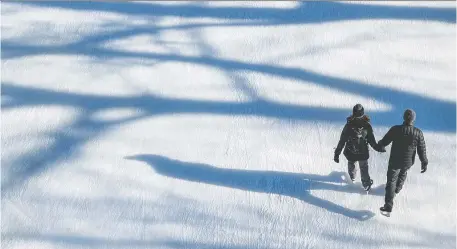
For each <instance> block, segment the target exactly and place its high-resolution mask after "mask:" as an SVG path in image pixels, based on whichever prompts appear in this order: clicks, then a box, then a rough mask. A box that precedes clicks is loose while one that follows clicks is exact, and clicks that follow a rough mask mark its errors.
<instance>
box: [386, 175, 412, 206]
mask: <svg viewBox="0 0 457 249" xmlns="http://www.w3.org/2000/svg"><path fill="white" fill-rule="evenodd" d="M407 173H408V169H407V168H402V169H393V168H390V167H389V169H388V170H387V183H386V196H385V199H384V201H385V204H384V207H385V208H386V209H387V211H389V212H390V211H392V207H393V205H394V197H395V192H397V193H398V192H400V190H401V189H402V188H403V184H404V183H405V180H406V175H407Z"/></svg>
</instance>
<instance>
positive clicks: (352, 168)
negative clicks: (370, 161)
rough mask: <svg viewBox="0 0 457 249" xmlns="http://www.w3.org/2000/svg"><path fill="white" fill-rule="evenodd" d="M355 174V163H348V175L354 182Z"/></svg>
mask: <svg viewBox="0 0 457 249" xmlns="http://www.w3.org/2000/svg"><path fill="white" fill-rule="evenodd" d="M356 173H357V169H356V167H355V162H353V161H348V174H349V177H350V178H351V180H352V181H354V179H355V174H356Z"/></svg>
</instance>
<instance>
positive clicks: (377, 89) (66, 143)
mask: <svg viewBox="0 0 457 249" xmlns="http://www.w3.org/2000/svg"><path fill="white" fill-rule="evenodd" d="M27 4H35V5H38V6H42V7H58V8H70V9H72V8H73V9H78V10H84V11H90V10H99V11H107V12H113V11H114V12H119V13H123V14H128V15H147V16H150V17H157V16H159V17H160V16H162V17H163V16H168V15H175V16H184V17H185V16H192V15H197V16H199V17H210V16H221V15H222V17H224V15H225V17H224V18H227V16H228V17H229V19H231V20H232V21H234V20H238V19H239V18H238V17H237V16H238V15H239V14H237V13H243V12H247V13H251V14H249V15H245V16H244V17H245V18H247V20H251V21H252V20H257V21H262V22H263V20H269V22H271V23H275V22H276V23H277V24H279V22H278V20H279V21H281V20H286V21H287V20H288V21H289V22H294V20H295V19H294V18H298V19H297V20H298V21H300V22H306V21H307V20H308V19H306V18H310V16H312V17H313V18H314V19H313V22H317V23H323V22H326V21H329V20H331V19H332V18H340V20H344V18H354V19H357V18H362V17H363V16H365V17H366V16H367V15H368V16H370V13H371V15H372V17H374V18H377V17H376V15H378V14H375V13H374V12H370V11H368V12H367V13H368V14H363V13H364V10H376V9H378V8H380V9H381V10H384V12H382V11H381V13H384V14H383V15H384V16H383V17H382V18H394V19H395V18H399V19H402V18H406V19H408V18H412V17H414V16H415V18H423V17H427V16H430V15H431V16H434V15H435V14H430V13H435V12H436V13H441V14H442V11H444V12H445V13H447V12H449V11H451V12H455V10H454V9H451V10H449V9H434V8H422V7H420V8H416V7H398V6H370V5H365V4H363V5H360V4H343V3H337V2H327V3H325V2H307V3H302V4H301V5H300V6H298V7H297V9H299V10H300V9H301V11H298V12H300V13H301V14H299V15H298V14H297V15H295V16H294V18H290V19H287V18H288V16H289V14H291V11H292V12H293V11H297V9H285V10H283V9H277V8H248V7H210V6H197V5H195V6H194V5H187V4H184V5H160V4H156V3H153V4H149V3H148V4H140V3H119V2H90V3H89V2H67V3H59V2H47V3H45V2H39V3H27ZM313 6H314V7H313ZM313 8H315V10H320V12H319V11H318V12H315V13H320V14H313V13H314V12H310V13H308V14H309V15H304V14H303V13H304V12H303V11H305V10H308V11H309V10H311V9H313ZM354 9H358V10H360V11H356V12H354V11H352V12H351V10H354ZM410 9H413V11H410ZM196 10H198V11H196ZM336 10H337V11H338V12H341V13H340V14H339V15H333V16H332V15H327V14H328V13H334V12H332V11H336ZM387 10H402V11H393V12H389V11H387ZM419 10H420V11H419ZM240 11H241V12H240ZM283 11H285V12H286V13H287V14H281V13H283ZM345 11H348V12H347V13H349V14H344V13H346V12H345ZM418 11H419V12H421V11H422V12H425V13H429V14H424V15H418V14H417V13H419V12H418ZM305 12H306V11H305ZM388 12H389V13H390V14H388ZM224 13H225V14H224ZM322 13H327V14H325V15H322ZM408 13H409V14H408ZM414 13H416V14H414ZM276 15H279V16H281V15H283V17H280V18H276V19H275V16H276ZM389 15H390V16H389ZM292 16H293V15H292ZM300 16H302V17H300ZM303 16H304V17H303ZM444 16H446V14H444ZM448 17H449V16H448ZM284 18H286V19H284ZM300 18H301V19H300ZM341 18H343V19H341ZM432 19H433V18H432ZM243 20H245V19H243ZM448 20H451V22H452V21H453V22H455V16H454V19H452V18H451V19H449V18H448ZM308 21H310V20H308ZM238 24H239V25H244V24H246V22H244V23H243V21H242V20H241V21H240V23H238ZM238 24H236V23H233V22H232V23H227V24H220V23H219V24H214V23H190V24H183V25H175V26H167V27H161V26H156V25H155V24H154V22H152V23H150V24H148V25H127V26H126V28H123V29H121V30H119V29H117V30H115V31H112V30H109V31H107V32H103V31H102V32H98V33H96V34H92V35H87V36H85V37H82V38H81V40H78V41H75V42H72V43H70V44H63V45H49V46H47V45H46V46H45V45H40V44H38V45H36V44H21V42H20V41H18V40H15V41H14V42H12V41H9V40H3V39H2V43H1V46H2V60H5V59H6V60H8V59H13V58H17V57H26V56H33V55H51V54H54V55H58V54H63V55H76V56H87V57H89V58H95V59H98V60H100V61H102V62H108V61H109V60H110V59H142V60H151V61H156V62H162V61H164V62H179V63H189V64H195V65H200V66H205V67H209V68H215V69H218V70H220V71H223V72H226V73H230V75H235V76H237V74H236V73H240V72H250V73H257V74H262V75H267V76H272V77H280V78H284V79H289V80H293V81H296V82H297V83H307V84H316V85H318V86H323V87H327V88H329V89H333V90H337V91H340V92H345V93H351V94H356V95H361V96H364V97H367V98H371V99H373V100H376V101H381V102H384V103H387V104H389V105H391V106H392V109H391V110H387V111H370V112H369V114H370V116H371V117H372V120H373V124H374V125H376V126H378V125H381V126H391V125H393V124H396V123H398V122H399V121H400V120H401V115H402V112H403V110H404V109H405V108H411V107H412V108H413V109H415V110H416V113H417V115H418V118H417V125H418V126H419V127H420V128H422V129H423V130H430V131H439V132H452V133H455V129H456V116H455V114H456V108H455V102H453V101H444V100H438V99H435V98H431V97H427V96H422V95H420V94H415V93H410V92H405V91H400V90H395V89H391V88H388V87H384V86H377V85H374V84H370V83H367V82H362V81H357V80H353V79H347V78H342V77H335V76H330V75H326V74H322V73H318V72H313V71H310V70H307V69H305V68H300V67H286V66H281V65H270V64H262V63H251V62H244V61H239V60H233V59H227V58H218V57H215V56H188V55H181V54H176V53H154V52H133V51H123V50H117V49H112V48H108V47H104V46H102V45H103V44H104V43H105V42H109V41H113V40H117V39H121V38H126V37H130V36H135V35H139V34H149V35H154V36H156V35H158V34H160V32H161V31H163V30H170V29H172V30H173V29H179V30H187V29H194V28H201V27H205V26H223V25H229V26H230V25H232V26H236V25H238ZM113 25H116V23H115V24H113ZM249 25H255V24H253V23H251V24H249ZM200 42H201V41H200ZM207 52H211V51H207ZM234 82H235V84H236V87H237V88H238V89H240V90H242V91H243V92H246V93H247V95H248V96H250V97H251V100H249V101H246V102H218V101H203V100H193V99H177V98H167V97H163V96H159V95H155V94H152V93H151V94H140V95H136V96H128V97H115V96H92V95H84V94H74V93H68V92H56V91H50V90H45V89H40V88H36V87H22V86H18V85H15V84H13V83H10V82H2V93H1V95H2V98H9V101H6V102H3V101H2V105H1V108H2V110H9V109H13V108H24V107H33V106H47V105H59V106H69V107H72V108H75V109H77V110H79V111H80V114H79V116H78V118H77V119H76V120H75V122H74V123H72V124H71V125H70V126H68V127H67V128H65V129H62V130H56V131H53V132H50V133H49V134H47V135H50V136H51V137H52V138H53V139H55V142H54V143H53V144H51V145H50V146H49V147H44V148H41V149H39V150H38V153H35V152H31V153H27V154H24V155H22V156H21V157H20V158H18V159H17V160H16V161H14V163H13V165H21V167H14V170H15V171H16V173H15V174H14V175H16V176H17V177H18V178H19V179H14V178H12V179H10V180H9V181H4V180H3V181H2V190H4V188H5V186H11V185H12V184H13V183H18V182H20V179H27V178H28V177H30V176H32V175H34V174H36V173H39V172H41V171H43V170H45V169H46V168H47V167H48V166H50V165H51V164H56V163H57V162H59V160H62V159H68V158H69V157H70V156H74V155H76V154H77V152H78V149H79V148H80V147H81V146H82V145H83V144H84V143H86V142H87V141H88V140H90V139H94V138H95V137H96V136H97V135H99V134H100V133H102V132H106V131H107V130H109V129H110V127H112V126H113V125H122V124H126V123H129V122H132V121H136V120H140V119H144V118H151V117H155V116H158V115H167V114H180V113H192V114H202V113H206V114H216V115H244V116H255V117H266V118H274V119H281V120H289V121H324V122H340V123H342V122H344V120H345V117H346V115H347V114H348V113H349V110H345V109H342V108H330V107H319V106H316V107H315V106H303V105H296V104H290V103H279V102H275V101H271V100H268V99H263V98H262V97H261V96H259V94H258V93H257V92H256V91H255V90H253V89H252V88H249V86H248V85H247V84H246V83H245V82H243V79H241V78H236V77H234ZM303 97H305V98H306V96H303ZM122 107H129V108H137V109H138V110H139V111H140V114H139V115H137V116H134V117H129V118H126V119H119V120H114V121H102V120H97V119H96V118H95V117H94V114H97V112H99V111H104V110H109V109H112V108H122ZM428 116H432V117H433V118H425V117H428ZM69 130H74V131H82V132H77V133H74V132H68V131H69ZM2 175H3V174H2ZM2 193H4V192H2Z"/></svg>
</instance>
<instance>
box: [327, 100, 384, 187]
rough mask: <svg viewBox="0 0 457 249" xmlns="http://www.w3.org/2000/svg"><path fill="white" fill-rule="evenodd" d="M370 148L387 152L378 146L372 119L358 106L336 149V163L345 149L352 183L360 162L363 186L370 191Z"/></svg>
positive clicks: (354, 109) (371, 181) (347, 123)
mask: <svg viewBox="0 0 457 249" xmlns="http://www.w3.org/2000/svg"><path fill="white" fill-rule="evenodd" d="M368 144H370V146H371V147H372V148H373V149H374V150H376V151H378V152H385V150H383V149H382V148H381V147H380V146H378V144H377V143H376V139H375V137H374V134H373V128H372V126H371V124H370V118H369V117H368V116H367V115H365V113H364V108H363V106H362V105H361V104H356V105H355V106H354V107H353V109H352V115H351V116H349V117H348V118H347V122H346V124H345V126H344V128H343V131H342V132H341V136H340V140H339V142H338V145H337V147H336V149H335V155H334V159H333V160H334V161H335V162H336V163H339V156H340V154H341V151H342V150H343V147H344V152H343V154H344V156H345V157H346V159H347V160H348V174H349V177H350V178H351V180H352V181H354V180H355V176H356V172H357V169H356V166H355V163H356V162H358V164H359V168H360V177H361V181H362V186H363V188H364V189H365V190H366V191H369V190H370V188H371V186H372V185H373V180H372V179H371V178H370V174H369V170H368V158H369V157H370V154H369V148H368Z"/></svg>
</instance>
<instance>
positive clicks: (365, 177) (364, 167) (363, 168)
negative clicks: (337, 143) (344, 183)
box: [348, 160, 371, 187]
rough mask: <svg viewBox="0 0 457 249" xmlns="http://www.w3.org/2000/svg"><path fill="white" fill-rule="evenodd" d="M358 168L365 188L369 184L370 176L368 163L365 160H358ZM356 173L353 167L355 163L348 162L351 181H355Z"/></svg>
mask: <svg viewBox="0 0 457 249" xmlns="http://www.w3.org/2000/svg"><path fill="white" fill-rule="evenodd" d="M358 162H359V168H360V179H361V180H362V185H363V187H367V186H369V185H370V184H371V178H370V174H369V173H368V161H367V160H360V161H358ZM356 173H357V168H356V167H355V162H353V161H348V174H349V176H350V177H351V178H352V179H355V175H356Z"/></svg>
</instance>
